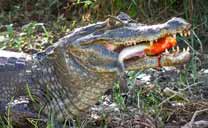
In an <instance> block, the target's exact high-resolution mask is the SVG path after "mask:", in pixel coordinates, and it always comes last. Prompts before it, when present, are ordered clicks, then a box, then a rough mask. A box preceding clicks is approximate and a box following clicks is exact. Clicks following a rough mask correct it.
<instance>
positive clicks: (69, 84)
mask: <svg viewBox="0 0 208 128" xmlns="http://www.w3.org/2000/svg"><path fill="white" fill-rule="evenodd" d="M54 53H55V54H52V55H50V56H48V57H46V58H44V60H43V63H42V65H44V66H46V67H47V66H49V65H48V64H50V66H52V67H53V68H52V69H54V73H53V74H54V75H53V77H54V78H55V80H57V81H55V83H56V84H55V85H54V84H50V85H49V86H48V88H49V91H50V92H51V93H52V94H53V95H54V94H55V95H57V94H60V95H58V96H57V97H53V99H54V101H57V102H56V103H51V104H50V108H54V106H55V104H60V105H59V106H60V107H59V109H58V108H57V109H56V107H55V110H53V111H55V113H56V114H57V117H58V119H59V120H62V119H63V117H68V118H71V117H73V116H74V115H79V114H81V113H82V112H84V111H86V109H88V108H89V107H90V106H92V105H93V104H95V103H96V102H97V101H98V99H99V97H100V96H102V95H103V94H104V92H106V90H108V89H110V88H112V86H113V83H114V81H115V80H116V79H117V73H116V72H111V73H110V72H109V73H106V72H105V73H101V72H99V73H96V72H92V71H90V70H87V69H85V68H84V67H83V66H82V65H80V64H79V63H78V62H77V61H76V59H75V58H73V57H72V56H70V55H66V54H65V52H64V51H62V50H61V49H59V48H57V49H55V50H54ZM44 62H45V63H44ZM52 83H53V82H52ZM50 86H51V87H50ZM63 110H64V111H63Z"/></svg>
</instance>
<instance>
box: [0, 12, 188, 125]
mask: <svg viewBox="0 0 208 128" xmlns="http://www.w3.org/2000/svg"><path fill="white" fill-rule="evenodd" d="M189 29H190V24H189V23H187V22H186V21H185V20H183V19H181V18H173V19H171V20H169V21H167V22H165V23H163V24H157V25H144V24H139V23H135V22H134V21H133V20H132V19H131V18H130V17H129V16H128V15H126V14H124V13H121V14H120V15H118V16H117V17H109V18H108V19H107V20H105V21H103V22H98V23H95V24H91V25H88V26H85V27H81V28H78V29H75V30H74V31H73V32H71V33H70V34H69V35H67V36H65V37H63V38H61V39H60V40H59V41H58V42H57V43H55V44H54V45H52V46H51V47H49V48H47V49H46V50H45V51H43V52H40V53H37V54H34V55H28V54H21V53H13V52H9V51H0V80H1V82H0V88H1V94H0V103H1V104H0V110H1V111H0V112H1V114H2V115H3V114H5V113H6V111H7V108H10V109H11V113H10V116H11V119H12V120H13V123H14V124H16V125H19V126H25V124H26V118H38V112H39V110H40V109H41V110H42V111H41V118H42V119H44V117H46V118H47V116H48V115H49V113H53V114H54V115H56V120H60V121H63V120H68V119H71V118H73V117H74V116H80V115H81V114H83V113H84V112H85V111H86V110H87V109H88V108H89V107H90V106H92V105H94V104H95V103H96V102H97V100H98V98H99V97H100V96H101V95H103V93H104V92H105V91H106V90H108V89H110V88H112V86H113V83H114V82H115V81H116V80H117V78H119V76H120V74H122V72H123V71H124V70H139V69H145V68H150V67H158V66H174V65H178V64H184V63H186V62H188V61H189V59H190V56H191V55H190V53H189V52H188V50H186V51H184V52H179V51H176V52H174V53H161V54H159V55H154V56H147V55H145V53H143V51H144V49H145V48H146V47H148V46H149V45H150V43H149V41H154V40H157V39H159V38H162V37H164V36H166V35H175V34H176V33H188V30H189ZM133 44H135V46H133ZM135 52H139V53H142V54H141V55H139V56H140V57H137V56H135ZM127 55H129V56H128V59H127ZM132 55H133V56H132ZM23 58H24V59H23ZM9 66H10V67H9Z"/></svg>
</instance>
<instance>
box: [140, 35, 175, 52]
mask: <svg viewBox="0 0 208 128" xmlns="http://www.w3.org/2000/svg"><path fill="white" fill-rule="evenodd" d="M176 44H177V41H176V39H175V38H173V37H171V36H165V37H163V38H160V39H159V40H158V41H157V42H154V43H153V45H152V46H150V47H148V48H145V49H144V52H145V53H146V55H157V54H160V53H162V52H164V51H165V50H166V49H170V48H172V47H174V46H175V45H176Z"/></svg>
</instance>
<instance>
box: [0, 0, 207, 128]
mask: <svg viewBox="0 0 208 128" xmlns="http://www.w3.org/2000/svg"><path fill="white" fill-rule="evenodd" d="M207 7H208V1H207V0H200V1H196V0H183V1H179V0H152V1H150V0H0V48H1V49H7V50H13V51H24V52H26V53H30V54H33V53H36V52H38V51H42V50H44V49H45V48H46V47H47V46H49V45H51V44H52V43H54V42H56V41H57V39H59V38H60V37H62V36H64V35H66V34H67V33H69V32H70V31H71V30H73V29H74V28H76V27H78V26H82V25H85V24H88V23H91V22H95V21H98V20H102V19H104V18H106V17H107V16H108V15H116V14H118V12H120V11H123V12H126V13H128V14H129V15H130V16H132V17H133V18H135V19H136V20H137V21H139V22H142V23H148V24H151V23H156V22H159V21H160V22H162V21H166V20H167V19H169V18H170V17H174V16H178V17H183V18H185V19H186V20H188V21H189V22H190V23H191V24H192V35H191V36H190V37H189V38H186V39H184V38H179V41H183V42H185V44H186V45H188V46H190V47H191V49H192V51H193V58H192V60H191V62H190V63H189V64H188V65H187V66H186V67H185V68H184V70H183V71H181V72H180V73H179V74H178V75H179V76H177V77H176V78H173V79H174V81H171V82H170V81H169V82H167V81H168V80H169V78H166V80H165V82H166V83H165V82H161V81H160V80H161V79H159V78H158V79H155V80H154V81H151V82H150V83H151V84H144V85H147V86H139V87H137V86H135V83H136V82H137V79H136V78H137V77H138V75H141V74H142V73H144V72H145V73H146V71H143V72H142V71H141V72H139V73H137V72H129V73H128V85H129V88H131V90H133V91H132V92H128V94H126V95H128V96H127V97H128V98H125V96H124V95H122V94H121V90H120V89H119V84H118V83H115V87H114V89H113V92H114V93H113V98H112V99H113V101H114V102H115V103H117V105H118V106H119V108H120V110H121V111H120V112H123V113H127V114H130V112H129V111H128V109H129V106H133V107H136V108H139V109H140V110H141V111H142V113H144V114H145V115H150V116H152V117H154V118H156V117H157V119H158V120H157V121H158V122H159V124H158V125H159V126H160V127H163V126H164V125H165V123H172V122H171V121H179V122H180V124H183V125H184V122H183V121H181V120H179V119H178V118H180V116H184V117H181V118H183V119H186V121H190V120H191V117H192V115H193V113H194V112H195V111H197V110H203V109H204V108H206V107H207V106H208V104H207V102H205V101H206V100H207V99H206V98H208V97H203V98H202V97H199V98H198V99H199V100H198V102H197V103H196V102H195V101H194V100H193V99H192V98H190V97H189V96H196V95H198V96H199V95H200V92H199V91H198V92H197V91H196V90H200V89H202V90H203V89H204V86H206V84H202V83H203V82H202V81H203V80H201V78H202V77H201V74H200V72H199V71H201V69H203V68H207V66H206V64H207V63H208V62H207V61H206V59H204V58H207V51H205V50H206V49H207V48H208V44H207V42H208V38H207V32H208V9H207ZM203 50H204V51H203ZM199 64H200V65H199ZM152 72H153V73H156V74H158V76H159V75H161V74H160V73H159V72H157V71H152ZM152 72H151V73H150V74H152ZM169 77H170V76H169ZM205 78H206V77H205ZM167 79H168V80H167ZM132 88H133V89H132ZM165 89H166V90H165ZM166 91H167V92H166ZM193 93H194V94H193ZM206 95H207V94H206ZM101 101H103V100H102V99H101ZM169 101H171V103H173V102H174V103H175V105H176V108H177V111H176V110H174V109H173V108H172V109H170V108H171V107H168V106H167V105H168V103H170V102H169ZM181 104H182V106H183V108H180V105H181ZM197 105H198V106H197ZM8 113H9V110H8ZM180 113H183V114H184V115H182V114H181V115H180ZM131 114H132V113H131ZM6 120H7V124H5V123H3V122H2V123H0V124H2V127H12V126H11V123H10V119H9V118H8V119H6ZM50 120H51V121H49V124H48V128H51V127H52V126H53V117H51V118H50ZM85 120H91V119H85ZM51 122H52V123H51ZM86 122H88V124H86ZM86 122H85V123H83V122H82V121H81V122H80V121H76V123H75V124H76V125H77V126H79V127H84V126H85V127H89V126H91V127H92V126H94V127H98V126H100V127H107V126H114V125H112V124H111V123H109V120H108V113H102V116H101V119H100V121H97V122H99V123H97V122H96V121H91V122H90V121H86ZM92 122H93V123H92ZM95 122H96V123H95ZM95 124H96V125H97V126H95ZM175 124H177V123H175ZM34 125H36V123H34ZM171 125H173V124H171ZM35 127H37V126H35Z"/></svg>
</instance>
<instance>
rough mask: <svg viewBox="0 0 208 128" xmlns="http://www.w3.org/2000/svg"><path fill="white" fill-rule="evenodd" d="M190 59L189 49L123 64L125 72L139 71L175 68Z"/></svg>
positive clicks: (145, 57)
mask: <svg viewBox="0 0 208 128" xmlns="http://www.w3.org/2000/svg"><path fill="white" fill-rule="evenodd" d="M190 59H191V53H190V52H189V49H186V50H183V51H182V52H178V53H162V54H161V55H158V56H144V57H142V58H139V59H138V58H137V59H136V58H135V59H134V60H131V61H126V62H125V69H126V70H139V69H146V68H155V67H163V66H177V65H182V64H185V63H187V62H189V60H190Z"/></svg>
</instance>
